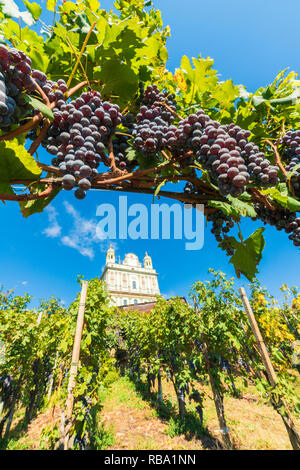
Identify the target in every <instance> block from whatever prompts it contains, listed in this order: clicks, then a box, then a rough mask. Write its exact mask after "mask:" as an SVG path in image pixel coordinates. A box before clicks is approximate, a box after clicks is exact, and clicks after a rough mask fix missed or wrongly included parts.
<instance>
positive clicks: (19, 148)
mask: <svg viewBox="0 0 300 470" xmlns="http://www.w3.org/2000/svg"><path fill="white" fill-rule="evenodd" d="M0 154H1V158H0V183H2V184H8V185H9V184H10V182H11V181H12V180H33V179H39V176H40V174H41V172H42V171H41V169H40V168H39V167H38V165H37V163H36V161H35V159H34V158H33V156H32V155H30V153H28V152H27V150H26V149H25V148H24V147H23V145H19V144H18V143H17V142H16V141H13V140H12V141H9V142H8V141H4V142H0Z"/></svg>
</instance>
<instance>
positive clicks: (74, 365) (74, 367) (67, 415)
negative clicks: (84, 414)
mask: <svg viewBox="0 0 300 470" xmlns="http://www.w3.org/2000/svg"><path fill="white" fill-rule="evenodd" d="M87 287H88V281H82V288H81V295H80V302H79V309H78V316H77V323H76V331H75V338H74V344H73V352H72V362H71V367H70V376H69V383H68V396H67V400H66V406H65V412H64V413H63V416H62V422H65V425H64V426H63V428H64V431H63V436H61V440H60V442H61V444H62V441H63V448H64V450H67V449H68V443H69V432H70V429H71V426H72V412H73V405H74V387H75V383H76V376H77V372H78V362H79V355H80V343H81V337H82V330H83V322H84V311H85V302H86V294H87Z"/></svg>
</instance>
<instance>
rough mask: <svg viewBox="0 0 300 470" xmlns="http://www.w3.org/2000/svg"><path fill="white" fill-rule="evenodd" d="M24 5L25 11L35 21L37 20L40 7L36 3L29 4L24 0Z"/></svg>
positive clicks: (39, 14)
mask: <svg viewBox="0 0 300 470" xmlns="http://www.w3.org/2000/svg"><path fill="white" fill-rule="evenodd" d="M23 3H24V5H25V7H26V8H27V10H28V11H29V12H30V13H31V16H32V17H33V19H34V20H35V21H37V20H38V19H39V17H40V16H41V13H42V7H41V6H40V5H39V4H38V3H35V2H33V3H30V2H28V1H26V0H24V2H23Z"/></svg>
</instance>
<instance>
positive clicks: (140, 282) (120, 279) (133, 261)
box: [101, 247, 160, 306]
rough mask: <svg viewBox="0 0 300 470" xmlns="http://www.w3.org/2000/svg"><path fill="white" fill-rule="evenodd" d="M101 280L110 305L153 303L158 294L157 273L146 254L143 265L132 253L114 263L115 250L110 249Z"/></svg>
mask: <svg viewBox="0 0 300 470" xmlns="http://www.w3.org/2000/svg"><path fill="white" fill-rule="evenodd" d="M101 280H102V281H104V282H105V283H106V288H107V291H108V293H109V296H110V299H111V305H116V306H124V305H133V304H142V303H146V302H153V301H155V300H156V295H158V294H160V291H159V286H158V273H157V272H156V270H155V269H153V266H152V259H151V257H150V256H149V255H148V254H147V253H146V254H145V257H144V259H143V263H140V262H139V259H138V257H137V256H136V255H135V254H134V253H127V255H126V256H125V258H124V261H123V262H121V261H120V260H119V262H118V263H117V262H116V256H115V250H114V249H113V248H112V247H110V248H109V249H108V251H107V253H106V265H105V267H104V270H103V273H102V276H101Z"/></svg>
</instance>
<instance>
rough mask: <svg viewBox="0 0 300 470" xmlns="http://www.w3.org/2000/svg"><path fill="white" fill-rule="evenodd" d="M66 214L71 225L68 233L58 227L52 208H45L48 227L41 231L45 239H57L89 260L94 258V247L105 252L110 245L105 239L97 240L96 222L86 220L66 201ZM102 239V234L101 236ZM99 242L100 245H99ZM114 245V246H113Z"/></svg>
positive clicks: (56, 216) (55, 212)
mask: <svg viewBox="0 0 300 470" xmlns="http://www.w3.org/2000/svg"><path fill="white" fill-rule="evenodd" d="M64 207H65V210H66V213H67V214H68V215H69V216H70V217H71V218H72V221H73V225H71V229H70V230H69V232H68V233H62V232H65V230H63V229H62V227H61V226H60V225H59V223H58V221H57V218H58V215H59V214H58V213H57V211H56V210H55V209H54V207H49V208H47V213H48V219H49V226H48V227H47V228H46V229H45V230H44V231H43V233H44V234H45V235H46V236H47V237H51V238H58V237H60V241H61V243H62V244H63V245H65V246H67V247H69V248H73V249H75V250H77V251H78V252H79V253H80V254H81V255H82V256H87V257H88V258H90V259H91V260H92V259H93V258H94V256H95V246H96V245H97V246H98V249H99V248H100V251H101V252H105V251H106V250H107V248H108V245H109V244H110V241H109V240H107V239H103V240H100V239H99V227H98V230H97V231H96V229H97V221H96V220H94V219H86V218H84V217H82V216H81V215H80V213H79V212H78V210H77V209H75V207H74V206H73V205H72V204H70V203H69V202H68V201H64ZM103 238H105V237H104V234H103ZM99 242H100V243H99ZM115 245H116V244H114V246H115Z"/></svg>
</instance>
